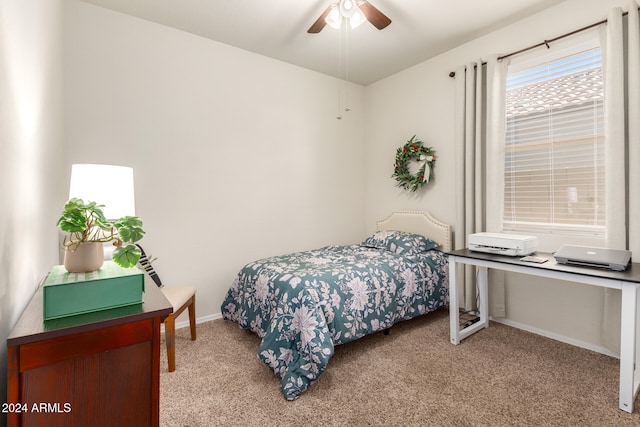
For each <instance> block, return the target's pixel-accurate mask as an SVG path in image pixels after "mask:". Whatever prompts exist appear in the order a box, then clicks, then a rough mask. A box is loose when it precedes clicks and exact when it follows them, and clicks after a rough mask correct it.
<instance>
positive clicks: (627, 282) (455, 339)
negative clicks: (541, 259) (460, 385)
mask: <svg viewBox="0 0 640 427" xmlns="http://www.w3.org/2000/svg"><path fill="white" fill-rule="evenodd" d="M448 255H449V298H450V301H452V302H454V304H455V303H456V302H457V301H458V289H457V283H456V275H457V272H456V266H457V264H468V265H474V266H476V267H478V292H479V297H480V298H479V299H480V303H479V307H478V309H479V312H480V320H479V321H478V322H476V323H474V324H472V325H470V326H467V327H466V328H463V329H460V324H459V320H460V313H459V311H458V310H457V309H456V310H451V309H450V310H449V312H450V335H451V343H452V344H456V345H457V344H459V343H460V341H462V340H463V339H464V338H466V337H468V336H469V335H471V334H473V333H475V332H477V331H479V330H480V329H484V328H487V327H488V326H489V314H488V311H489V305H488V296H489V291H488V286H487V277H488V274H487V273H488V269H489V268H493V269H497V270H503V271H510V272H514V273H522V274H530V275H534V276H539V277H548V278H552V279H559V280H567V281H571V282H579V283H584V284H587V285H593V286H600V287H605V288H612V289H620V290H621V291H622V306H621V316H620V391H619V397H620V404H619V407H620V409H622V410H623V411H626V412H633V402H634V400H635V396H636V394H637V392H638V386H639V385H640V375H639V374H638V372H639V370H640V357H639V355H640V350H639V349H638V347H637V346H638V344H639V343H640V339H638V329H637V324H636V320H637V318H636V316H637V309H638V294H639V292H638V287H639V286H640V264H638V263H632V264H631V265H630V266H629V268H627V270H626V271H623V272H616V271H609V270H604V269H598V268H588V267H575V266H568V265H562V264H558V263H556V261H555V259H554V258H553V255H552V254H545V253H539V252H538V253H537V254H536V255H539V256H545V257H548V258H549V261H547V262H545V263H543V264H535V263H530V262H525V261H520V257H508V256H501V255H494V254H488V253H483V252H473V251H470V250H468V249H460V250H456V251H452V252H449V253H448ZM636 366H638V368H639V370H636V368H635V367H636Z"/></svg>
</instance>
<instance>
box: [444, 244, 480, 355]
mask: <svg viewBox="0 0 640 427" xmlns="http://www.w3.org/2000/svg"><path fill="white" fill-rule="evenodd" d="M458 264H462V265H464V262H460V261H459V260H458V259H456V257H454V256H451V255H450V256H449V322H450V325H449V328H450V341H451V344H456V345H457V344H460V341H462V340H463V339H465V338H466V337H468V336H469V335H472V334H474V333H476V332H478V331H479V330H480V329H484V328H486V327H488V326H489V290H488V284H487V277H488V268H487V267H478V269H479V272H478V292H479V294H480V306H479V307H478V308H479V310H480V320H479V321H478V322H476V323H474V324H472V325H470V326H467V327H466V328H464V329H462V330H461V329H460V313H459V311H458V283H457V277H458V275H457V271H456V266H457V265H458Z"/></svg>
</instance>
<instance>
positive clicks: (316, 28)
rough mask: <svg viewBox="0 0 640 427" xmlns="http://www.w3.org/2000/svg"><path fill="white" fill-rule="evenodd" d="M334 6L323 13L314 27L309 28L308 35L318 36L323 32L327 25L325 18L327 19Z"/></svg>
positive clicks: (330, 6) (331, 5)
mask: <svg viewBox="0 0 640 427" xmlns="http://www.w3.org/2000/svg"><path fill="white" fill-rule="evenodd" d="M334 6H335V5H334V4H330V5H329V7H327V8H326V9H325V10H324V12H322V15H320V17H319V18H318V19H316V22H314V23H313V25H312V26H311V27H309V29H308V30H307V33H310V34H316V33H319V32H320V31H322V29H323V28H324V27H325V25H327V21H325V18H326V17H327V15H328V14H329V12H331V9H332V8H333V7H334Z"/></svg>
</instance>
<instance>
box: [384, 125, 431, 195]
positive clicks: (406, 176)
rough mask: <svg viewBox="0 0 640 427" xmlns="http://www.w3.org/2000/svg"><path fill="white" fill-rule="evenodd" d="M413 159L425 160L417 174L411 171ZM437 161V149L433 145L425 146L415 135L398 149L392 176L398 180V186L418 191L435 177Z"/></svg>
mask: <svg viewBox="0 0 640 427" xmlns="http://www.w3.org/2000/svg"><path fill="white" fill-rule="evenodd" d="M412 161H424V165H422V167H421V168H420V170H419V171H418V172H417V173H416V174H415V175H413V174H412V173H411V172H410V171H409V163H410V162H412ZM435 163H436V150H434V149H433V147H425V146H424V145H423V142H422V141H420V140H419V139H416V136H415V135H413V136H412V137H411V139H410V140H409V141H407V143H406V144H405V145H404V146H402V147H400V148H398V150H397V151H396V163H395V166H394V168H393V175H391V177H392V178H395V179H396V181H398V183H397V185H398V187H401V188H404V189H405V190H411V191H417V190H418V189H419V188H420V187H422V186H423V185H424V184H425V183H427V182H429V181H430V180H431V179H432V178H433V167H434V166H435ZM427 169H428V171H427Z"/></svg>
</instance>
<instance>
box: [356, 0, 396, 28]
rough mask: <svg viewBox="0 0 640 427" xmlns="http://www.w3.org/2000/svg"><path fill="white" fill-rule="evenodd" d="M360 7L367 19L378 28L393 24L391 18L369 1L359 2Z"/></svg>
mask: <svg viewBox="0 0 640 427" xmlns="http://www.w3.org/2000/svg"><path fill="white" fill-rule="evenodd" d="M358 7H359V8H360V10H361V11H362V13H363V14H364V16H365V18H367V21H369V22H371V23H372V24H373V26H374V27H376V28H377V29H379V30H382V29H383V28H386V27H387V26H388V25H389V24H391V19H389V18H388V17H387V15H385V14H384V13H382V12H380V11H379V10H378V9H377V8H376V7H375V6H373V5H372V4H371V3H369V2H368V1H363V2H360V3H358Z"/></svg>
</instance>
